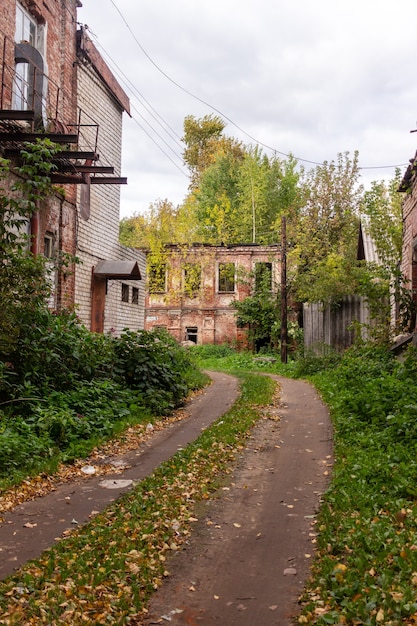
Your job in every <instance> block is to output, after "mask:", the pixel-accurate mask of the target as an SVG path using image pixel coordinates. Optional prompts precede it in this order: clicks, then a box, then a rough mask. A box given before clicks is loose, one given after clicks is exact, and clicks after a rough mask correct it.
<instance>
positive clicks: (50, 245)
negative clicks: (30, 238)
mask: <svg viewBox="0 0 417 626" xmlns="http://www.w3.org/2000/svg"><path fill="white" fill-rule="evenodd" d="M43 255H44V256H45V257H46V258H47V259H52V257H53V256H54V236H53V235H52V233H46V234H45V237H44V238H43Z"/></svg>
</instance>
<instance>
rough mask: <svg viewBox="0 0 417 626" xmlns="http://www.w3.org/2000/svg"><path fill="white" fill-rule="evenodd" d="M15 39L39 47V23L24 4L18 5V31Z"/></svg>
mask: <svg viewBox="0 0 417 626" xmlns="http://www.w3.org/2000/svg"><path fill="white" fill-rule="evenodd" d="M14 38H15V41H16V42H17V43H20V42H21V41H27V42H28V43H30V45H31V46H33V47H34V48H37V43H38V42H37V23H36V21H35V20H34V19H33V17H32V16H31V15H29V13H27V12H26V11H25V10H24V8H23V7H22V6H20V5H19V4H17V5H16V31H15V37H14Z"/></svg>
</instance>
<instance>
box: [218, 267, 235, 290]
mask: <svg viewBox="0 0 417 626" xmlns="http://www.w3.org/2000/svg"><path fill="white" fill-rule="evenodd" d="M218 290H219V292H220V293H231V292H234V290H235V264H234V263H219V289H218Z"/></svg>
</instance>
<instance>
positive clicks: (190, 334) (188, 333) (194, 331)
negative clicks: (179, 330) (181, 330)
mask: <svg viewBox="0 0 417 626" xmlns="http://www.w3.org/2000/svg"><path fill="white" fill-rule="evenodd" d="M197 338H198V328H197V326H188V327H187V328H186V329H185V340H186V341H192V342H193V343H197Z"/></svg>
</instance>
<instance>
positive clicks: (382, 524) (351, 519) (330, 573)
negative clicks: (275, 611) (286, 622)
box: [299, 346, 417, 626]
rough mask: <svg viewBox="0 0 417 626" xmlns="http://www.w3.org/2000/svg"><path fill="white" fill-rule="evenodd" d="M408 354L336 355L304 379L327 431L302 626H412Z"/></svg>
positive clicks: (413, 362) (356, 351)
mask: <svg viewBox="0 0 417 626" xmlns="http://www.w3.org/2000/svg"><path fill="white" fill-rule="evenodd" d="M416 375H417V352H416V350H415V349H414V348H411V349H410V350H409V351H408V352H407V354H406V357H405V358H404V360H402V359H401V360H398V359H396V358H395V357H394V356H393V354H392V353H391V352H389V351H388V350H386V349H385V348H378V347H375V346H371V347H369V346H362V347H359V348H353V349H351V350H349V351H347V352H346V354H345V355H344V356H343V358H342V359H341V360H340V363H339V365H338V366H336V367H334V366H333V367H329V368H327V369H325V370H323V371H322V372H321V373H316V374H315V376H313V378H312V380H313V382H314V384H315V385H316V387H317V388H318V389H319V390H320V392H321V393H322V395H323V398H324V400H325V401H326V402H327V404H328V405H329V407H330V409H331V414H332V418H333V422H334V426H335V456H336V464H335V468H334V475H333V479H332V483H331V486H330V489H329V491H328V493H327V494H326V496H325V499H324V502H323V505H322V508H321V511H320V515H319V519H318V523H317V528H318V531H319V539H318V545H317V548H318V551H317V556H316V560H315V564H314V568H313V576H312V578H311V581H310V583H309V585H308V589H307V591H306V593H305V595H304V597H303V605H304V608H303V614H302V616H301V617H300V620H299V622H300V623H304V624H349V625H352V626H353V625H356V624H364V625H365V624H366V625H375V624H387V625H388V624H390V625H392V626H399V625H400V624H415V623H417V601H416V587H417V488H416V484H417V461H416V459H417V392H416V389H417V386H416Z"/></svg>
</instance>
